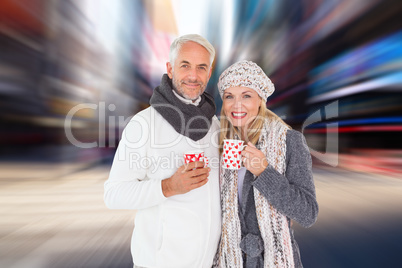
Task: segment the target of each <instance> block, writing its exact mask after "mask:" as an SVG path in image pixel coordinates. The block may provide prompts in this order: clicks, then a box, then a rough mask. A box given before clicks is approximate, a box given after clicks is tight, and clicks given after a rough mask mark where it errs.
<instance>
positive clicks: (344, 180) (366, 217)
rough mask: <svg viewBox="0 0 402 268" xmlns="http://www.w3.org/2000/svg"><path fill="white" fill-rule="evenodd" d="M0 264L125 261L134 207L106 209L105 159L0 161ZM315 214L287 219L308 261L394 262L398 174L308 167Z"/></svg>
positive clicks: (398, 237) (401, 186) (32, 266)
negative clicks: (303, 222)
mask: <svg viewBox="0 0 402 268" xmlns="http://www.w3.org/2000/svg"><path fill="white" fill-rule="evenodd" d="M1 170H2V172H1V174H0V204H1V215H2V217H1V219H0V232H1V233H0V267H9V268H28V267H29V268H50V267H60V268H64V267H94V268H95V267H100V268H106V267H122V268H124V267H132V266H131V265H132V264H131V254H130V248H129V247H130V239H131V232H132V228H133V219H134V216H135V213H134V212H133V211H114V210H109V209H107V208H106V207H105V205H104V203H103V183H104V181H105V180H106V178H107V176H108V172H109V165H103V166H90V167H84V166H80V165H67V164H59V165H56V164H32V165H29V164H17V163H15V164H13V163H7V164H1ZM314 174H315V176H314V178H315V183H316V188H317V197H318V202H319V205H320V213H319V217H318V221H317V222H316V224H315V225H313V227H311V228H309V229H303V228H301V227H300V226H298V225H297V224H294V228H295V232H296V237H297V239H298V242H299V246H300V249H301V254H302V260H303V262H304V266H305V267H308V268H322V267H326V268H331V267H334V268H335V267H342V268H345V267H346V268H348V267H351V268H352V267H353V268H358V267H364V268H369V267H373V268H374V267H387V268H392V267H400V263H401V261H402V257H401V255H400V252H402V245H401V244H400V241H402V230H401V228H400V227H401V226H402V180H401V178H391V177H384V176H379V175H369V174H363V173H356V172H351V171H342V170H339V169H337V170H335V169H332V170H330V169H316V170H315V172H314Z"/></svg>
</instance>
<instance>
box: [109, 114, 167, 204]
mask: <svg viewBox="0 0 402 268" xmlns="http://www.w3.org/2000/svg"><path fill="white" fill-rule="evenodd" d="M149 132H150V130H149V124H148V123H147V121H146V119H144V117H142V116H141V115H138V114H137V115H136V116H134V117H133V119H132V120H131V121H130V122H129V123H128V124H127V126H126V128H125V129H124V131H123V133H122V137H121V140H120V143H119V146H118V148H117V151H116V154H115V156H114V160H113V164H112V167H111V170H110V174H109V178H108V180H107V181H106V182H105V184H104V201H105V204H106V206H107V207H108V208H111V209H144V208H148V207H151V206H155V205H158V204H160V203H162V202H163V201H164V200H165V199H166V197H165V196H164V195H163V193H162V184H161V180H150V179H149V178H148V177H147V165H146V164H145V163H146V161H144V159H145V158H146V157H147V148H148V143H149V139H150V138H149V137H150V135H149ZM161 179H164V178H161Z"/></svg>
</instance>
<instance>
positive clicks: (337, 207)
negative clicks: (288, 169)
mask: <svg viewBox="0 0 402 268" xmlns="http://www.w3.org/2000/svg"><path fill="white" fill-rule="evenodd" d="M401 16H402V1H400V0H399V1H397V0H352V1H351V0H325V1H324V0H303V1H293V0H270V1H267V0H223V1H214V0H204V1H198V0H1V1H0V210H1V217H0V267H1V268H3V267H7V268H50V267H51V268H53V267H55V268H59V267H60V268H67V267H74V268H76V267H89V268H99V267H100V268H108V267H119V268H120V267H122V268H125V267H132V261H131V253H130V240H131V234H132V230H133V226H134V217H135V212H134V211H117V210H109V209H107V208H106V207H105V205H104V202H103V183H104V182H105V181H106V179H107V178H108V173H109V170H110V165H111V157H112V156H113V155H114V152H115V151H116V148H117V146H118V143H119V140H120V137H121V136H122V133H123V129H124V128H125V126H126V125H127V123H128V122H129V121H130V119H131V118H132V116H133V115H135V114H136V113H138V112H140V111H142V110H144V109H146V108H147V107H149V105H150V104H149V100H150V98H151V96H152V95H153V92H154V89H155V87H157V86H158V85H159V84H160V81H161V77H162V75H163V74H164V73H166V71H167V69H166V63H167V62H168V61H170V60H171V59H170V56H169V49H170V44H171V43H172V42H173V40H175V39H176V38H177V37H178V36H182V35H185V34H200V35H202V36H203V37H205V38H206V39H208V41H209V42H211V44H212V45H213V46H214V48H215V50H216V55H215V58H214V61H213V65H212V75H211V77H210V80H209V82H208V84H207V87H206V89H205V91H206V92H208V93H209V94H211V95H212V96H213V98H214V101H215V103H216V115H217V116H218V115H219V114H220V111H221V108H222V99H221V96H220V95H219V92H218V90H217V82H218V78H219V76H220V75H221V73H222V72H223V71H224V70H225V69H226V68H227V67H228V66H230V65H231V64H233V63H235V62H237V61H240V60H250V61H254V62H255V63H257V64H258V65H259V66H261V68H262V69H263V70H264V72H265V73H266V74H267V75H268V76H269V78H270V79H271V81H272V82H273V84H274V85H275V92H274V93H273V95H271V96H270V97H269V99H268V101H267V108H269V109H270V110H271V111H272V112H274V113H275V114H277V115H278V116H280V117H281V118H282V119H283V120H284V121H285V122H286V123H287V124H289V125H290V126H291V127H292V128H293V129H295V130H298V131H300V132H302V133H303V135H304V136H305V138H306V141H307V144H308V147H309V149H310V152H311V154H312V156H313V158H314V162H313V167H314V178H315V183H316V189H317V198H318V202H319V206H320V212H319V216H318V220H317V222H316V224H315V225H313V226H312V227H311V228H309V229H304V228H301V227H300V226H299V225H298V224H297V223H294V229H295V235H296V238H297V240H298V243H299V246H300V250H301V256H302V261H303V263H304V267H305V268H352V267H353V268H356V267H357V268H359V267H362V268H371V267H372V268H377V267H379V268H393V267H402V264H401V263H402V254H401V253H402V243H401V241H402V231H401V227H402V143H401V137H402V135H401V134H402V105H401V104H402V94H401V92H402V45H401V44H402V20H401V19H400V18H401ZM138 131H139V132H140V131H141V130H140V129H138ZM140 133H143V132H140Z"/></svg>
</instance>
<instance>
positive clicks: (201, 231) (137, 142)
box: [105, 35, 221, 268]
mask: <svg viewBox="0 0 402 268" xmlns="http://www.w3.org/2000/svg"><path fill="white" fill-rule="evenodd" d="M169 57H170V59H169V61H170V62H168V63H167V64H166V68H167V74H164V75H163V77H162V81H161V84H160V85H159V86H158V87H157V88H155V90H154V93H153V95H152V97H151V100H150V104H151V107H149V108H147V109H145V110H143V111H141V112H139V113H138V114H137V115H135V116H134V117H133V118H132V120H131V121H130V122H129V124H128V125H127V126H126V128H125V130H124V131H123V134H122V138H121V141H120V143H119V146H118V149H117V151H116V155H115V158H114V161H113V165H112V168H111V171H110V176H109V179H108V180H107V181H106V183H105V203H106V205H107V207H109V208H112V209H135V210H137V213H136V217H135V227H134V232H133V237H132V243H131V252H132V256H133V261H134V267H175V268H179V267H185V268H189V267H191V268H193V267H211V266H212V262H213V258H214V255H215V253H216V250H217V246H218V242H219V237H220V230H221V220H220V219H221V216H220V198H219V183H218V180H219V153H218V136H219V122H218V119H217V118H216V116H215V110H216V108H215V104H214V102H213V98H212V97H211V96H210V95H209V94H207V93H206V92H204V90H205V88H206V85H207V83H208V81H209V78H210V77H211V72H212V63H213V60H214V57H215V50H214V48H213V47H212V45H211V44H210V43H209V42H208V41H207V40H205V39H204V38H203V37H201V36H199V35H185V36H182V37H179V38H178V39H176V40H175V41H174V42H173V43H172V45H171V47H170V55H169ZM195 150H197V151H203V152H204V154H205V156H206V157H207V158H208V159H209V167H204V164H205V163H204V162H193V163H190V164H188V165H184V160H183V154H184V153H187V152H189V151H195Z"/></svg>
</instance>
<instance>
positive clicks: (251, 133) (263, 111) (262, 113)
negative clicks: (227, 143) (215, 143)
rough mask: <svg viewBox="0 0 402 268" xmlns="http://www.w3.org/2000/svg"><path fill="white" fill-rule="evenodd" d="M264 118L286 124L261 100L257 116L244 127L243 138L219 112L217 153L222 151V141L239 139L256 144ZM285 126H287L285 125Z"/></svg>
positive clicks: (223, 112) (238, 129)
mask: <svg viewBox="0 0 402 268" xmlns="http://www.w3.org/2000/svg"><path fill="white" fill-rule="evenodd" d="M266 118H274V119H276V120H280V121H281V122H283V123H284V124H286V123H285V122H284V121H283V120H282V119H281V118H280V117H279V116H277V115H276V114H275V113H273V112H272V111H271V110H269V109H268V108H267V105H266V103H265V101H264V100H263V99H261V104H260V108H259V110H258V114H257V116H256V117H255V118H254V119H253V120H252V121H251V122H250V123H249V124H247V125H248V126H246V128H247V129H246V132H247V135H246V137H243V133H242V131H241V130H240V128H239V127H235V126H233V125H232V123H230V121H229V120H228V118H227V116H226V114H225V111H224V110H223V107H222V110H221V118H220V122H221V132H220V136H219V151H220V153H222V150H223V140H224V139H240V140H243V141H244V143H247V142H251V143H252V144H254V145H255V144H257V142H258V140H259V138H260V134H261V130H262V128H263V126H264V124H265V119H266ZM286 125H287V124H286Z"/></svg>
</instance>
